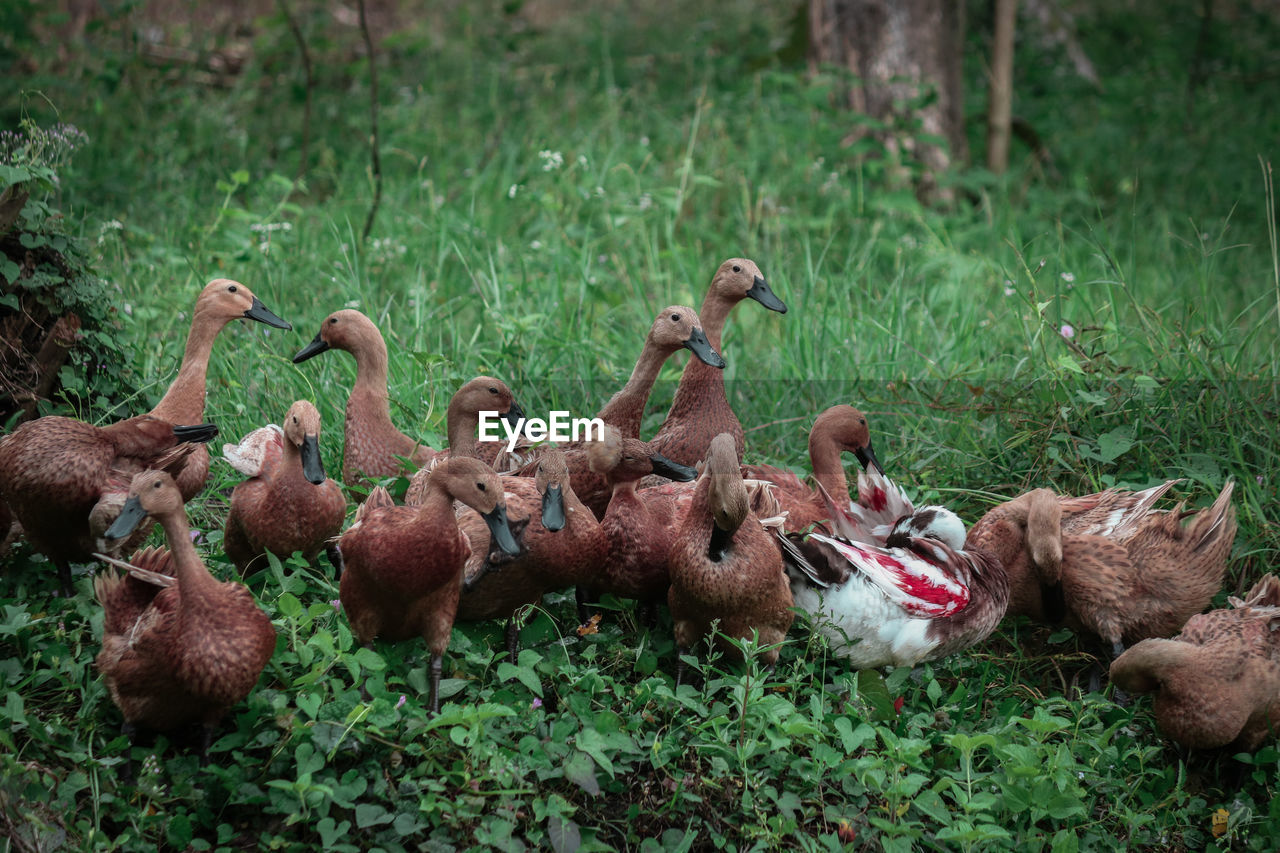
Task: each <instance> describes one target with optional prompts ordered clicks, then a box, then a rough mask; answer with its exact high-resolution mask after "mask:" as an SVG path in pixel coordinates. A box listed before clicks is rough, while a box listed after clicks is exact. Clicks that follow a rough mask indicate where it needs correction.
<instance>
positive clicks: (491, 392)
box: [489, 385, 498, 394]
mask: <svg viewBox="0 0 1280 853" xmlns="http://www.w3.org/2000/svg"><path fill="white" fill-rule="evenodd" d="M489 393H490V394H497V393H498V389H497V388H494V387H493V386H492V385H490V386H489Z"/></svg>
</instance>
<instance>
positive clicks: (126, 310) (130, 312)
mask: <svg viewBox="0 0 1280 853" xmlns="http://www.w3.org/2000/svg"><path fill="white" fill-rule="evenodd" d="M124 313H125V314H126V315H128V316H129V317H132V316H133V306H132V305H130V304H129V303H128V302H126V303H125V304H124ZM1259 479H1261V478H1259Z"/></svg>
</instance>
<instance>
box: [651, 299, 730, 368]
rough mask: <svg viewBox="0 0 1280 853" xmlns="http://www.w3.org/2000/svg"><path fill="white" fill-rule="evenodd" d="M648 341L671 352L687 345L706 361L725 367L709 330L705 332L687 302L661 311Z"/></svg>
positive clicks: (685, 347)
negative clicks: (708, 337) (708, 332)
mask: <svg viewBox="0 0 1280 853" xmlns="http://www.w3.org/2000/svg"><path fill="white" fill-rule="evenodd" d="M647 342H648V343H649V344H651V345H653V346H655V347H657V348H658V350H659V351H661V352H667V353H672V352H675V351H676V350H678V349H681V348H682V347H683V348H684V349H687V350H689V351H690V352H692V353H693V354H694V355H695V356H697V357H698V360H699V361H701V362H703V363H704V364H709V365H711V366H712V367H716V368H721V369H723V368H724V358H723V357H721V355H720V353H718V352H716V350H715V347H713V346H711V342H710V341H708V340H707V335H706V332H704V331H702V321H701V320H699V319H698V312H696V311H694V310H693V309H692V308H689V307H686V306H684V305H668V306H667V307H666V308H663V309H662V310H661V311H659V312H658V316H657V317H655V318H654V320H653V326H651V327H650V329H649V335H648V338H647Z"/></svg>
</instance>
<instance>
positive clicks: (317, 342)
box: [293, 332, 329, 364]
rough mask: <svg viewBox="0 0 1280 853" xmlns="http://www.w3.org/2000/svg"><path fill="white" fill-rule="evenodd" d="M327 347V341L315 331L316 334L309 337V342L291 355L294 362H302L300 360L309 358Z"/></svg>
mask: <svg viewBox="0 0 1280 853" xmlns="http://www.w3.org/2000/svg"><path fill="white" fill-rule="evenodd" d="M328 348H329V343H328V342H327V341H324V340H321V338H320V333H319V332H316V336H315V337H314V338H312V339H311V343H309V344H307V345H306V346H305V347H303V348H302V349H300V350H298V354H297V355H295V356H294V357H293V363H294V364H302V362H304V361H306V360H307V359H309V358H311V356H313V355H319V354H320V353H322V352H324V351H325V350H327V349H328Z"/></svg>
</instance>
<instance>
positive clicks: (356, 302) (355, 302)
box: [342, 299, 360, 308]
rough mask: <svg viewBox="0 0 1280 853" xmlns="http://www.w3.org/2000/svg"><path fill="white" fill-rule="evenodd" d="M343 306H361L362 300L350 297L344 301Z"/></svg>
mask: <svg viewBox="0 0 1280 853" xmlns="http://www.w3.org/2000/svg"><path fill="white" fill-rule="evenodd" d="M342 307H344V308H359V307H360V300H359V299H348V300H347V301H346V302H344V303H343V306H342Z"/></svg>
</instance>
